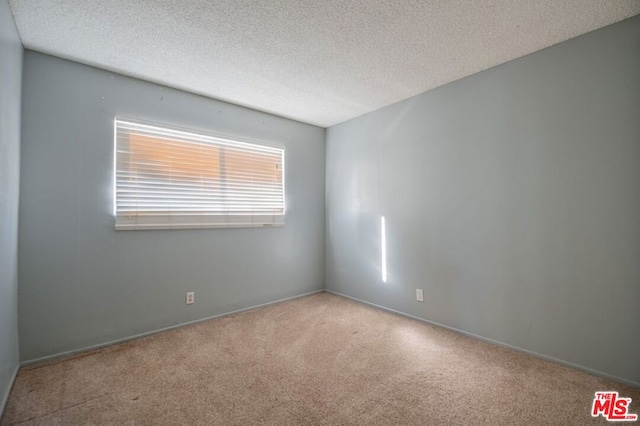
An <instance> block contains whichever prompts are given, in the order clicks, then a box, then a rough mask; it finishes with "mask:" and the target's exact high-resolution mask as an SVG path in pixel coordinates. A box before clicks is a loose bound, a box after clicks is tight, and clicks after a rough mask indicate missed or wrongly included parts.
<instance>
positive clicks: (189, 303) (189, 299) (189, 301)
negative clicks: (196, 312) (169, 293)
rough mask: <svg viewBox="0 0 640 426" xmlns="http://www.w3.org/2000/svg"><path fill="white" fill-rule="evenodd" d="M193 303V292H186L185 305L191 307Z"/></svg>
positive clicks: (194, 298)
mask: <svg viewBox="0 0 640 426" xmlns="http://www.w3.org/2000/svg"><path fill="white" fill-rule="evenodd" d="M195 301H196V296H195V293H194V292H193V291H188V292H187V305H191V304H192V303H193V302H195Z"/></svg>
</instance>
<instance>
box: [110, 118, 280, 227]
mask: <svg viewBox="0 0 640 426" xmlns="http://www.w3.org/2000/svg"><path fill="white" fill-rule="evenodd" d="M115 175H116V178H115V206H114V209H115V217H116V225H115V227H116V229H178V228H216V227H223V228H230V227H259V226H260V227H261V226H282V225H283V224H284V210H285V206H284V150H282V149H279V148H273V147H269V146H263V145H256V144H252V143H247V142H242V141H238V140H232V139H228V138H226V137H219V136H213V135H207V134H196V133H192V132H187V131H183V130H178V129H170V128H161V127H157V126H154V125H149V124H145V123H140V122H132V121H124V120H121V119H117V118H116V120H115Z"/></svg>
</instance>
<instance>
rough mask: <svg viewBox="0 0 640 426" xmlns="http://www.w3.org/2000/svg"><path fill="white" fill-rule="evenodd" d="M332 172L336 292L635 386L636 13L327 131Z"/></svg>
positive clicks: (329, 255) (639, 149) (638, 230)
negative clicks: (419, 297) (383, 263)
mask: <svg viewBox="0 0 640 426" xmlns="http://www.w3.org/2000/svg"><path fill="white" fill-rule="evenodd" d="M326 176H327V199H326V204H327V215H326V220H327V224H326V231H327V236H326V242H327V246H326V260H327V267H326V279H327V288H328V289H329V290H330V291H335V292H339V293H343V294H345V295H349V296H352V297H356V298H359V299H362V300H365V301H368V302H371V303H375V304H379V305H382V306H385V307H387V308H391V309H395V310H398V311H401V312H404V313H406V314H410V315H414V316H418V317H421V318H424V319H427V320H430V321H434V322H438V323H441V324H443V325H446V326H449V327H453V328H456V329H459V330H462V331H465V332H467V333H473V334H476V335H479V336H482V337H484V338H488V339H494V340H496V341H499V342H502V343H506V344H508V345H513V346H515V347H518V348H521V349H525V350H528V351H532V352H536V353H539V354H542V355H545V356H547V357H553V358H556V359H559V360H563V361H565V362H569V363H574V364H577V365H579V366H582V367H584V368H588V369H592V370H595V371H598V372H601V373H605V374H608V375H611V376H615V377H617V378H621V379H623V380H626V381H628V382H635V384H636V385H638V384H640V362H639V360H640V331H639V330H640V17H636V18H633V19H631V20H627V21H624V22H622V23H619V24H615V25H613V26H610V27H607V28H604V29H601V30H599V31H596V32H593V33H590V34H587V35H585V36H582V37H579V38H577V39H574V40H570V41H568V42H565V43H562V44H559V45H556V46H554V47H551V48H548V49H545V50H543V51H540V52H538V53H535V54H532V55H529V56H526V57H524V58H521V59H518V60H515V61H513V62H510V63H507V64H504V65H501V66H498V67H496V68H493V69H491V70H488V71H485V72H482V73H479V74H476V75H473V76H471V77H468V78H465V79H463V80H460V81H457V82H454V83H451V84H448V85H446V86H443V87H441V88H438V89H436V90H432V91H430V92H427V93H424V94H422V95H419V96H416V97H414V98H411V99H409V100H406V101H403V102H400V103H398V104H395V105H392V106H390V107H387V108H384V109H381V110H378V111H375V112H373V113H370V114H368V115H365V116H362V117H360V118H357V119H354V120H351V121H348V122H345V123H342V124H340V125H337V126H335V127H332V128H330V129H328V131H327V169H326ZM380 215H384V216H385V217H386V222H387V241H388V244H387V250H388V265H389V266H388V269H389V282H388V283H387V284H383V283H382V282H381V279H380V243H379V242H380V219H379V217H380ZM416 288H423V289H424V292H425V302H424V303H419V302H417V301H415V289H416Z"/></svg>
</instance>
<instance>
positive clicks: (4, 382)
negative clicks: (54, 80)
mask: <svg viewBox="0 0 640 426" xmlns="http://www.w3.org/2000/svg"><path fill="white" fill-rule="evenodd" d="M21 81H22V43H21V42H20V37H19V36H18V31H17V30H16V27H15V24H14V22H13V16H12V15H11V10H10V9H9V3H8V2H7V1H6V0H0V415H2V410H3V408H4V404H5V402H6V399H7V397H8V394H9V390H10V387H11V384H12V383H13V377H14V375H15V373H16V371H17V369H18V361H19V356H18V194H19V189H20V183H19V178H20V92H21V89H22V84H21Z"/></svg>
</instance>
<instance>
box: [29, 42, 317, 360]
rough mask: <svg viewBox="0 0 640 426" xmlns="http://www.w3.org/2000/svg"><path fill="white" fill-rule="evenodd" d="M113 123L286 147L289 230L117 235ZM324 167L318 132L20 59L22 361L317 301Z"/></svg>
mask: <svg viewBox="0 0 640 426" xmlns="http://www.w3.org/2000/svg"><path fill="white" fill-rule="evenodd" d="M212 78H215V76H212ZM115 115H119V116H126V117H134V118H140V119H145V120H151V121H155V122H160V123H167V124H171V125H178V126H181V127H187V128H193V129H202V130H210V131H217V132H223V133H228V134H232V135H239V136H243V137H249V138H255V139H262V140H266V141H272V142H274V143H275V144H281V146H284V147H285V149H286V165H285V167H286V168H285V172H286V190H287V206H288V211H287V214H286V225H285V226H284V227H283V228H272V229H266V228H265V229H230V230H227V229H209V230H175V231H117V232H116V231H114V229H113V226H114V218H113V216H112V205H113V195H112V191H113V118H114V116H115ZM324 156H325V131H324V129H321V128H318V127H314V126H310V125H306V124H302V123H298V122H295V121H291V120H287V119H283V118H278V117H274V116H271V115H268V114H264V113H260V112H256V111H253V110H249V109H246V108H242V107H238V106H234V105H229V104H226V103H223V102H217V101H213V100H211V99H207V98H204V97H200V96H196V95H191V94H188V93H184V92H180V91H177V90H172V89H167V88H163V87H160V86H157V85H154V84H151V83H148V82H143V81H139V80H136V79H132V78H128V77H123V76H120V75H116V74H113V73H109V72H106V71H102V70H98V69H95V68H91V67H87V66H84V65H79V64H77V63H73V62H69V61H65V60H62V59H58V58H54V57H51V56H47V55H43V54H39V53H35V52H31V51H26V53H25V62H24V97H23V140H22V180H21V191H22V192H21V202H20V209H21V210H20V215H21V216H20V252H19V264H20V268H19V272H20V345H21V358H22V360H24V361H28V360H33V359H37V358H40V357H45V356H49V355H53V354H59V353H62V352H65V351H71V350H76V349H80V348H86V347H90V346H92V345H98V344H102V343H105V342H109V341H113V340H117V339H122V338H126V337H129V336H133V335H136V334H139V333H144V332H148V331H151V330H157V329H161V328H163V327H168V326H172V325H175V324H179V323H184V322H187V321H192V320H196V319H200V318H205V317H209V316H212V315H217V314H222V313H226V312H230V311H233V310H237V309H241V308H245V307H250V306H253V305H257V304H262V303H266V302H271V301H275V300H278V299H282V298H286V297H291V296H295V295H300V294H303V293H307V292H312V291H316V290H321V289H322V288H323V287H324V193H325V191H324V182H325V176H324V164H325V161H324ZM187 291H195V296H196V302H195V304H194V305H190V306H187V305H186V304H185V293H186V292H187Z"/></svg>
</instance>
